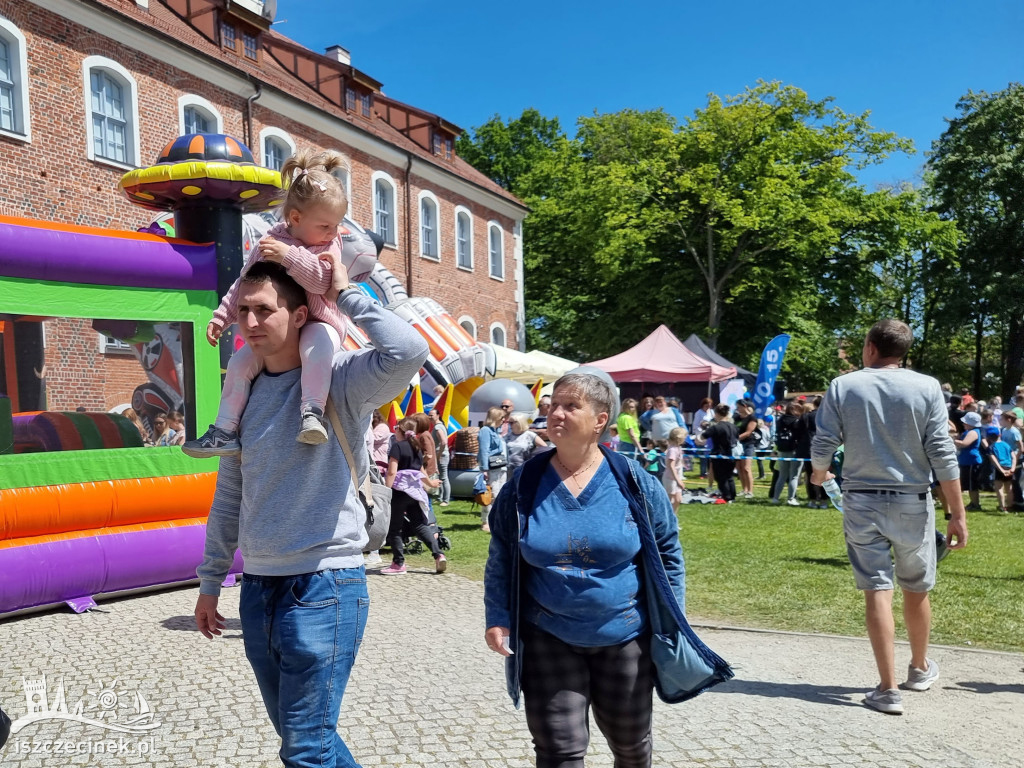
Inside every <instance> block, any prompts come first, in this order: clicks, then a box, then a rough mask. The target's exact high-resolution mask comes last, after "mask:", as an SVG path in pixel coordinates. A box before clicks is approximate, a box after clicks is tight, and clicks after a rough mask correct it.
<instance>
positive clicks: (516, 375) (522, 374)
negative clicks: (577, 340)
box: [491, 344, 578, 387]
mask: <svg viewBox="0 0 1024 768" xmlns="http://www.w3.org/2000/svg"><path fill="white" fill-rule="evenodd" d="M491 348H492V349H493V350H494V357H495V359H496V362H497V366H496V370H495V372H494V378H496V379H512V380H513V381H520V382H522V383H523V384H526V385H527V386H528V387H529V386H533V384H535V383H536V381H537V379H544V381H545V383H551V382H553V381H554V380H555V379H557V378H558V377H559V376H561V375H562V374H563V373H565V372H566V371H571V370H572V369H573V368H575V367H576V366H577V365H578V363H574V362H573V361H572V360H565V359H563V358H561V357H556V356H555V355H549V354H548V353H547V352H541V351H539V350H536V349H535V350H533V351H532V352H526V353H524V352H519V351H518V350H515V349H509V348H508V347H501V346H498V345H497V344H492V345H491Z"/></svg>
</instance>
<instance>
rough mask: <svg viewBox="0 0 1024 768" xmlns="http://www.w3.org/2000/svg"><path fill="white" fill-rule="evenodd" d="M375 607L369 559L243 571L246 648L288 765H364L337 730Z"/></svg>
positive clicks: (309, 767)
mask: <svg viewBox="0 0 1024 768" xmlns="http://www.w3.org/2000/svg"><path fill="white" fill-rule="evenodd" d="M369 608H370V597H369V594H368V593H367V591H366V571H365V570H364V569H363V567H362V566H360V567H358V568H347V569H339V570H328V571H317V572H316V573H303V574H299V575H297V576H252V575H250V574H243V576H242V595H241V598H240V604H239V614H240V617H241V621H242V638H243V641H244V644H245V655H246V658H248V659H249V663H250V664H251V665H252V669H253V672H255V673H256V682H257V683H259V686H260V693H261V694H262V695H263V703H264V705H265V706H266V708H267V714H269V715H270V722H271V723H273V725H274V730H276V731H277V734H278V736H280V737H281V751H280V756H281V761H282V762H283V763H284V765H285V766H286V768H323V767H324V766H331V768H359V764H358V763H357V762H356V761H355V760H354V759H353V758H352V753H351V752H349V750H348V747H347V746H345V742H344V741H342V739H341V737H340V736H339V735H338V714H339V712H340V710H341V698H342V696H344V694H345V686H346V685H347V684H348V677H349V673H350V672H351V671H352V665H353V664H354V663H355V660H356V653H357V652H358V650H359V644H360V643H361V642H362V639H363V629H364V628H365V627H366V615H367V613H368V612H369Z"/></svg>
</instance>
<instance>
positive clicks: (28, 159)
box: [0, 0, 526, 408]
mask: <svg viewBox="0 0 1024 768" xmlns="http://www.w3.org/2000/svg"><path fill="white" fill-rule="evenodd" d="M267 5H268V7H267V8H264V3H263V0H162V1H158V0H149V1H148V2H147V1H146V0H0V170H2V172H3V174H4V180H5V183H4V185H3V186H2V187H0V214H4V215H9V216H25V217H31V218H38V219H45V220H49V221H56V222H61V223H68V224H75V225H84V226H98V227H111V228H115V229H129V230H132V229H137V228H139V227H141V226H145V225H146V224H148V223H149V222H150V221H152V218H153V214H152V213H151V212H148V211H145V210H143V209H141V208H138V207H136V206H134V205H132V204H130V203H129V202H128V201H127V200H126V199H125V198H124V196H123V195H122V194H121V193H120V191H119V190H118V188H117V183H118V180H119V179H120V177H121V176H122V175H123V174H124V173H125V172H126V171H127V170H130V169H132V168H135V167H140V166H147V165H150V164H152V163H153V162H154V161H155V159H156V157H157V155H158V154H159V153H160V150H161V149H162V148H163V147H164V145H166V144H167V142H168V141H169V140H170V139H171V138H173V137H174V136H177V135H180V134H183V133H191V132H211V133H220V132H223V133H228V134H231V135H234V136H237V137H239V138H241V139H242V140H243V141H244V142H245V143H246V144H248V145H249V147H250V148H251V149H252V151H253V154H254V156H255V158H256V160H257V162H260V163H262V164H264V165H266V166H268V167H273V168H280V165H281V163H283V161H284V160H285V159H286V157H287V156H288V155H289V154H290V153H292V152H294V151H296V150H297V149H301V148H305V147H308V146H313V147H317V148H323V149H335V150H339V151H341V152H343V153H344V154H345V155H347V156H348V158H349V159H350V160H351V170H350V172H349V173H347V174H343V175H342V181H343V183H344V184H345V186H346V188H347V189H348V191H349V197H350V201H351V204H350V210H351V213H350V215H351V217H352V218H353V219H354V220H355V221H357V222H359V223H360V224H363V225H364V226H368V227H370V228H372V229H375V230H377V231H378V232H379V233H381V234H382V235H384V236H385V239H386V241H387V245H386V247H385V249H384V252H383V253H382V255H381V261H382V262H383V264H384V266H386V267H387V268H388V269H390V270H391V271H392V272H393V273H394V274H395V275H396V276H397V277H398V278H399V279H400V280H401V281H402V282H403V283H404V285H405V287H406V289H407V290H408V292H409V294H410V295H420V296H429V297H431V298H434V299H436V300H437V301H438V302H440V303H441V304H442V306H444V307H445V308H446V309H447V310H448V311H449V312H451V314H452V315H453V316H454V317H456V318H457V319H458V320H459V322H460V323H462V324H463V326H464V327H466V328H467V330H469V331H470V333H471V334H472V335H473V336H474V337H476V338H477V339H478V340H480V341H486V342H491V343H494V344H500V345H505V346H509V347H514V348H520V349H521V348H523V346H524V342H525V331H524V328H523V323H524V308H523V306H524V305H523V275H522V237H521V233H522V220H523V217H524V216H525V215H526V209H525V207H524V206H523V204H522V203H521V202H519V201H518V200H517V199H516V198H515V197H513V196H511V195H509V194H508V193H507V192H506V191H505V190H503V189H501V188H500V187H499V186H497V185H496V184H494V183H493V182H492V181H490V180H489V179H487V178H486V177H484V176H483V175H482V174H480V173H479V172H478V171H476V170H475V169H473V168H472V167H471V166H469V165H468V164H467V163H466V162H464V161H463V160H461V159H460V158H459V157H458V156H457V155H456V154H455V152H454V146H453V145H454V140H455V138H456V136H457V135H458V133H459V132H460V129H459V128H458V127H457V126H454V125H452V124H451V123H449V122H447V121H445V120H444V119H443V118H441V117H439V116H437V115H434V114H431V113H429V112H426V111H424V110H421V109H419V108H416V107H413V106H410V105H408V104H404V103H402V102H399V101H396V100H394V99H392V98H390V97H387V96H385V95H384V94H383V93H382V91H381V87H382V86H381V83H379V82H377V81H376V80H374V79H373V78H372V77H371V76H369V75H367V74H365V73H363V72H361V71H359V70H358V69H356V68H354V67H353V66H352V63H351V62H350V60H349V56H348V54H347V52H346V51H345V50H344V49H343V48H341V47H340V46H335V47H333V48H331V49H330V50H328V51H327V52H326V53H324V54H319V53H316V52H314V51H311V50H309V49H307V48H305V47H303V46H302V45H300V44H298V43H296V42H294V41H292V40H289V39H288V38H286V37H284V36H282V35H280V34H278V33H277V32H275V31H274V30H272V29H271V27H270V21H271V19H269V18H267V15H265V14H266V13H267V12H268V11H269V7H270V5H271V4H270V3H268V4H267ZM0 310H2V308H0ZM114 346H116V345H114ZM120 352H122V350H117V349H114V348H113V347H111V346H109V345H105V344H104V341H103V340H102V338H100V339H97V346H96V353H97V354H100V355H104V356H107V357H108V358H109V357H110V356H111V355H112V354H113V355H116V354H118V353H120ZM86 357H88V356H87V355H86ZM47 359H48V360H49V359H50V356H49V355H48V357H47ZM112 365H113V367H116V364H113V363H112ZM54 373H55V372H54V370H52V369H51V370H50V371H49V375H50V376H53V375H54ZM112 380H113V383H111V385H110V387H109V388H110V389H111V390H113V389H119V390H120V389H123V387H124V386H126V385H127V382H120V381H117V377H116V376H112ZM113 396H114V395H113V392H111V393H110V397H113ZM66 405H67V404H62V405H61V406H59V407H65V406H66ZM86 405H88V406H89V407H96V406H99V405H100V404H99V403H95V404H93V403H87V404H86ZM50 407H51V408H52V407H57V406H55V405H54V404H51V405H50Z"/></svg>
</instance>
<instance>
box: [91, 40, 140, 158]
mask: <svg viewBox="0 0 1024 768" xmlns="http://www.w3.org/2000/svg"><path fill="white" fill-rule="evenodd" d="M82 74H83V77H84V80H85V103H86V114H87V115H88V119H87V121H86V134H87V137H88V141H89V148H88V155H89V159H90V160H101V161H106V162H111V163H116V164H118V165H129V166H135V165H137V164H138V162H139V130H138V125H139V101H138V85H137V84H136V82H135V78H134V77H132V75H131V73H130V72H128V70H126V69H125V68H124V67H122V66H121V65H120V64H118V63H117V62H116V61H111V60H110V59H107V58H104V57H102V56H89V57H87V58H86V59H85V60H84V61H83V62H82Z"/></svg>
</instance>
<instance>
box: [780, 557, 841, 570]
mask: <svg viewBox="0 0 1024 768" xmlns="http://www.w3.org/2000/svg"><path fill="white" fill-rule="evenodd" d="M788 559H789V560H795V561H796V562H798V563H809V564H810V565H827V566H829V567H830V568H849V567H850V560H849V558H846V557H790V558H788Z"/></svg>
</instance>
